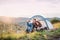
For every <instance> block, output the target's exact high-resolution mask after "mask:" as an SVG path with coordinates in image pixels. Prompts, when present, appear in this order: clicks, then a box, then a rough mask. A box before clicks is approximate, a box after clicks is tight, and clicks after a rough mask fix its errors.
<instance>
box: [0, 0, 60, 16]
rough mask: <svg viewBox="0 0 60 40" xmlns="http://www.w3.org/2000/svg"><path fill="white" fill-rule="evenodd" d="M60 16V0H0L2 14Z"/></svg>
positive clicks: (0, 13)
mask: <svg viewBox="0 0 60 40" xmlns="http://www.w3.org/2000/svg"><path fill="white" fill-rule="evenodd" d="M33 15H42V16H45V17H60V0H0V16H10V17H31V16H33Z"/></svg>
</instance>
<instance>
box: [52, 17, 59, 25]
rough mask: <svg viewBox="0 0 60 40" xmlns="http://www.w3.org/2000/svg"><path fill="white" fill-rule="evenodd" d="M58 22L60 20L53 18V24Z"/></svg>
mask: <svg viewBox="0 0 60 40" xmlns="http://www.w3.org/2000/svg"><path fill="white" fill-rule="evenodd" d="M57 22H60V20H58V19H57V18H53V19H52V20H51V23H53V24H54V23H57Z"/></svg>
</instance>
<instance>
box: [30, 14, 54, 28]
mask: <svg viewBox="0 0 60 40" xmlns="http://www.w3.org/2000/svg"><path fill="white" fill-rule="evenodd" d="M33 18H34V19H36V18H37V19H38V20H39V21H43V22H44V24H45V27H47V28H48V29H53V25H52V24H51V22H50V21H49V20H48V19H46V18H45V17H43V16H41V15H35V16H33V17H31V18H30V20H32V19H33ZM41 23H42V22H41ZM44 24H42V25H44Z"/></svg>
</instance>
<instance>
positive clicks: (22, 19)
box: [0, 16, 60, 26]
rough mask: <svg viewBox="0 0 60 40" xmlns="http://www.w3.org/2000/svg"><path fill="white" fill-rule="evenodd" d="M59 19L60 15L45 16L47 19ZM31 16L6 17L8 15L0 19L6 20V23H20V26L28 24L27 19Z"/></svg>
mask: <svg viewBox="0 0 60 40" xmlns="http://www.w3.org/2000/svg"><path fill="white" fill-rule="evenodd" d="M54 18H56V19H58V20H60V18H59V17H53V18H45V19H47V20H52V19H54ZM28 19H29V18H25V17H18V18H15V17H6V16H0V21H2V22H4V23H13V24H18V25H20V26H26V20H28Z"/></svg>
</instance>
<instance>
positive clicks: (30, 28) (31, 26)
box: [26, 20, 33, 33]
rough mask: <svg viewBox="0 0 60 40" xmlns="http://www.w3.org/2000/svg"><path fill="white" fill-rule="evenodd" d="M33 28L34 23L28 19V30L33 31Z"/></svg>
mask: <svg viewBox="0 0 60 40" xmlns="http://www.w3.org/2000/svg"><path fill="white" fill-rule="evenodd" d="M32 30H33V24H32V22H31V21H30V20H27V29H26V32H28V33H29V32H32Z"/></svg>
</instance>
